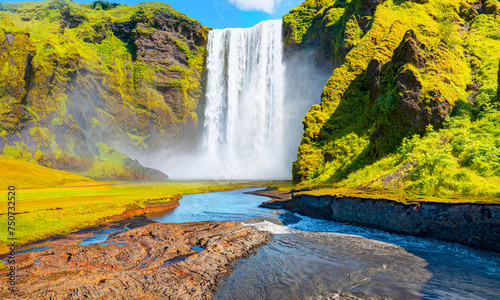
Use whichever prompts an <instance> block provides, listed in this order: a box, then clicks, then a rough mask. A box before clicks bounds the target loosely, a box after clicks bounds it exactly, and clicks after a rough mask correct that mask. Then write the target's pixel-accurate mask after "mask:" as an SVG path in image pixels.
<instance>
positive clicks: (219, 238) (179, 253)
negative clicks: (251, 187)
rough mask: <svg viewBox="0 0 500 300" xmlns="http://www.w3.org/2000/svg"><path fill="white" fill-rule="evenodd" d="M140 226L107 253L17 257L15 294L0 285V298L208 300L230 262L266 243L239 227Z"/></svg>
mask: <svg viewBox="0 0 500 300" xmlns="http://www.w3.org/2000/svg"><path fill="white" fill-rule="evenodd" d="M141 225H142V226H138V227H136V228H132V229H130V230H127V231H124V232H120V233H118V234H115V235H112V236H111V237H110V238H109V239H108V240H107V241H106V243H112V244H110V245H108V246H98V245H87V246H80V245H74V241H75V239H74V237H73V238H72V239H71V238H70V240H71V241H73V242H72V243H68V242H64V239H62V240H61V239H58V240H54V241H48V242H45V243H44V246H52V247H53V248H50V249H46V250H43V251H41V252H34V253H19V254H18V255H17V263H16V268H17V269H18V270H19V271H18V272H17V273H16V275H17V282H16V290H17V292H15V293H11V292H10V291H9V290H8V288H9V286H8V283H7V281H6V280H2V281H1V282H0V298H2V299H54V300H55V299H210V298H211V297H212V293H213V292H214V291H215V289H216V286H217V281H218V279H219V277H220V276H221V275H223V274H227V273H228V272H230V270H231V266H232V263H233V262H234V260H235V259H237V258H241V257H245V256H247V255H249V254H250V253H251V252H252V251H254V250H256V249H257V248H258V247H259V246H260V245H262V244H264V243H266V242H267V241H268V239H269V234H268V233H264V232H260V231H257V230H255V229H253V228H250V227H245V226H244V225H242V224H241V223H236V222H224V223H220V222H198V223H183V224H164V223H151V224H141ZM130 227H132V226H130ZM51 243H52V244H51ZM6 275H7V271H1V272H0V276H2V277H3V278H5V277H6Z"/></svg>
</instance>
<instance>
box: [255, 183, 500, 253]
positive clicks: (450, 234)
mask: <svg viewBox="0 0 500 300" xmlns="http://www.w3.org/2000/svg"><path fill="white" fill-rule="evenodd" d="M275 193H276V191H269V192H265V191H259V192H258V193H254V194H255V195H261V196H268V197H271V198H274V199H273V200H270V201H267V202H264V203H263V204H262V205H261V207H265V208H271V209H286V210H290V211H293V212H297V213H299V214H302V215H305V216H308V217H311V218H318V219H324V220H333V221H338V222H345V223H353V224H356V225H362V226H367V227H371V228H376V229H381V230H384V231H388V232H395V233H401V234H409V235H415V236H424V237H432V238H436V239H440V240H444V241H449V242H456V243H460V244H463V245H467V246H471V247H477V248H480V249H485V250H492V251H495V252H500V205H498V204H476V203H440V202H414V203H402V202H397V201H392V200H385V199H370V198H359V197H352V196H339V197H337V196H335V195H320V196H317V195H309V194H307V193H298V194H291V193H290V196H291V197H290V198H291V199H285V200H283V197H282V195H286V194H287V192H283V191H281V192H280V195H278V196H279V197H276V195H274V194H275ZM288 193H289V192H288ZM280 198H281V199H280Z"/></svg>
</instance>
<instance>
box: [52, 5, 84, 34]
mask: <svg viewBox="0 0 500 300" xmlns="http://www.w3.org/2000/svg"><path fill="white" fill-rule="evenodd" d="M59 11H60V12H61V16H62V19H63V21H64V22H65V24H66V26H67V28H76V27H78V26H80V25H82V24H83V22H84V21H88V18H87V17H86V16H84V15H75V14H72V13H71V9H70V8H69V6H68V5H67V4H64V5H62V6H61V7H60V8H59Z"/></svg>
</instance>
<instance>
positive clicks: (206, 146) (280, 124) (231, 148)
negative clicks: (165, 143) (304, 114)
mask: <svg viewBox="0 0 500 300" xmlns="http://www.w3.org/2000/svg"><path fill="white" fill-rule="evenodd" d="M282 47H283V46H282V42H281V20H275V21H265V22H261V23H259V24H257V25H256V26H255V27H252V28H248V29H240V28H238V29H224V30H212V31H210V33H209V37H208V58H207V69H208V80H207V93H206V107H205V116H204V117H205V120H204V132H203V141H202V151H203V152H205V153H206V155H207V159H208V160H210V161H214V162H217V164H218V165H219V167H220V169H221V170H223V171H222V173H221V174H219V176H222V177H228V178H279V177H281V178H288V177H290V166H289V164H290V162H287V161H286V158H287V157H286V155H285V140H284V139H285V136H284V132H285V128H284V127H285V125H286V124H285V115H284V114H285V110H284V103H283V102H284V94H285V93H284V87H285V82H284V81H285V79H284V78H285V76H284V73H285V66H284V63H283V55H282Z"/></svg>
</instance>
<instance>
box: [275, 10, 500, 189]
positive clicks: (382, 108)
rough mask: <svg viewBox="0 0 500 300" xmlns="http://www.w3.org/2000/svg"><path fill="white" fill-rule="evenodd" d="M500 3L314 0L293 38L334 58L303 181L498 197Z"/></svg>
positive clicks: (295, 13) (296, 17)
mask: <svg viewBox="0 0 500 300" xmlns="http://www.w3.org/2000/svg"><path fill="white" fill-rule="evenodd" d="M499 15H500V3H499V2H498V1H496V0H488V1H481V2H475V3H472V4H469V3H468V2H467V1H454V0H419V1H404V0H386V1H379V0H307V1H305V2H304V3H303V4H302V5H300V6H299V7H297V8H295V9H293V10H292V11H290V13H289V14H288V15H286V16H284V18H283V20H284V34H285V47H286V49H294V51H300V49H302V48H308V47H316V48H319V49H320V50H321V51H322V53H323V55H324V56H325V57H326V58H327V59H329V60H330V62H331V63H332V65H333V66H334V67H336V69H335V70H334V71H333V74H332V76H331V78H330V79H329V81H328V83H327V85H326V87H325V89H324V91H323V94H322V99H321V104H320V105H314V106H313V107H312V108H311V110H310V111H309V112H308V113H307V115H306V117H305V119H304V128H305V132H304V135H303V139H302V143H301V145H300V147H299V151H298V158H297V161H296V162H295V163H294V169H293V176H294V180H295V182H301V183H303V184H306V185H322V186H323V185H328V186H335V187H351V188H362V189H371V188H373V189H387V190H401V191H403V192H404V193H407V194H410V195H427V196H439V197H453V196H460V197H491V198H498V197H500V190H499V189H498V186H499V185H498V183H499V182H500V177H499V176H500V165H499V162H500V159H499V155H500V152H499V151H500V136H498V132H499V130H500V122H499V121H498V120H499V117H500V112H498V101H499V99H498V96H497V90H498V64H499V58H500V52H498V51H497V50H498V49H500V18H499Z"/></svg>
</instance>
